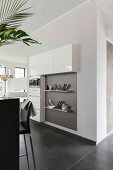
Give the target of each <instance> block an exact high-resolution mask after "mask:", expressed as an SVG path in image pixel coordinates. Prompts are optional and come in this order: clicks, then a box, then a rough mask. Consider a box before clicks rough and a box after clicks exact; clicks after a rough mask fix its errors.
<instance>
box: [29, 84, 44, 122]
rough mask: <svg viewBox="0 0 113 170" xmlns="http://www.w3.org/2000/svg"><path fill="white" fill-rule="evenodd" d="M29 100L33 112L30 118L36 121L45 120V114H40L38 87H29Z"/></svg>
mask: <svg viewBox="0 0 113 170" xmlns="http://www.w3.org/2000/svg"><path fill="white" fill-rule="evenodd" d="M29 100H30V101H31V102H32V104H33V112H34V114H35V116H31V117H30V118H31V119H32V120H35V121H38V122H43V121H44V120H45V115H44V114H41V104H40V100H41V96H40V88H37V87H34V88H29Z"/></svg>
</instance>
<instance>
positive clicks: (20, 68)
mask: <svg viewBox="0 0 113 170" xmlns="http://www.w3.org/2000/svg"><path fill="white" fill-rule="evenodd" d="M16 68H17V69H18V68H19V69H23V70H24V77H25V75H26V68H25V67H15V69H16ZM15 74H16V72H15ZM24 77H19V78H24ZM15 78H16V76H15Z"/></svg>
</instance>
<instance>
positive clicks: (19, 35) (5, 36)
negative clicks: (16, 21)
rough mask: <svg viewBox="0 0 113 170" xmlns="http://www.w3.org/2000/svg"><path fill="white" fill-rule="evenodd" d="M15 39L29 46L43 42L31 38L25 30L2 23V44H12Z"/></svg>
mask: <svg viewBox="0 0 113 170" xmlns="http://www.w3.org/2000/svg"><path fill="white" fill-rule="evenodd" d="M15 41H21V42H23V43H25V44H26V45H28V46H30V44H34V43H36V44H41V43H39V42H38V41H36V40H33V39H32V38H30V36H29V35H28V34H27V33H26V32H24V31H23V30H18V29H16V28H12V27H10V26H8V25H6V24H3V25H0V46H3V45H8V44H12V43H14V42H15Z"/></svg>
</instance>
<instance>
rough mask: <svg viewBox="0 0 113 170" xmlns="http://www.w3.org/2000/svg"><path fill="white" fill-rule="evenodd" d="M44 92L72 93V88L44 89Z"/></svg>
mask: <svg viewBox="0 0 113 170" xmlns="http://www.w3.org/2000/svg"><path fill="white" fill-rule="evenodd" d="M44 91H45V92H58V93H73V92H75V91H74V90H44Z"/></svg>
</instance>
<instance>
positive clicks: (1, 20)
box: [0, 0, 41, 46]
mask: <svg viewBox="0 0 113 170" xmlns="http://www.w3.org/2000/svg"><path fill="white" fill-rule="evenodd" d="M27 2H28V0H0V46H3V45H7V44H11V43H14V42H15V41H21V42H23V43H25V44H26V45H28V46H30V44H31V43H37V44H41V43H39V42H37V41H36V40H33V39H32V38H30V36H29V35H28V34H27V33H26V32H25V31H23V30H21V29H19V27H20V26H21V25H22V22H23V21H24V20H25V19H26V18H28V17H30V16H31V15H32V14H31V13H28V12H26V11H27V10H28V9H29V8H30V7H28V8H27V7H26V8H24V6H25V4H26V3H27Z"/></svg>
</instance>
